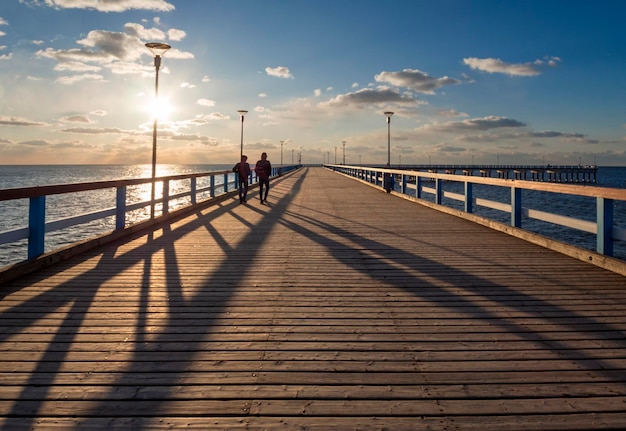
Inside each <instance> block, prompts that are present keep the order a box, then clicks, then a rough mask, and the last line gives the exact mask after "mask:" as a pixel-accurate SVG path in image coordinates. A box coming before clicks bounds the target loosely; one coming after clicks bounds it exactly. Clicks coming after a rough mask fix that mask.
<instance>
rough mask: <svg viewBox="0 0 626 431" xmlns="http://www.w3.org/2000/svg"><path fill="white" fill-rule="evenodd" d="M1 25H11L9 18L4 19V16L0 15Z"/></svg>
mask: <svg viewBox="0 0 626 431" xmlns="http://www.w3.org/2000/svg"><path fill="white" fill-rule="evenodd" d="M0 25H9V23H8V22H7V20H6V19H4V18H2V17H1V16H0Z"/></svg>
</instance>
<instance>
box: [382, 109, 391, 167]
mask: <svg viewBox="0 0 626 431" xmlns="http://www.w3.org/2000/svg"><path fill="white" fill-rule="evenodd" d="M384 114H385V116H386V117H387V167H390V166H391V116H392V115H393V112H391V111H385V112H384Z"/></svg>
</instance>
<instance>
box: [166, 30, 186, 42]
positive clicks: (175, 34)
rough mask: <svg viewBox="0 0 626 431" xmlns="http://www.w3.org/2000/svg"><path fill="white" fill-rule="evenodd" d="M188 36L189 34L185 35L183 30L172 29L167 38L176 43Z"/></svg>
mask: <svg viewBox="0 0 626 431" xmlns="http://www.w3.org/2000/svg"><path fill="white" fill-rule="evenodd" d="M186 36H187V33H185V32H184V31H183V30H178V29H175V28H172V29H169V30H168V31H167V37H168V38H169V39H170V40H173V41H175V42H178V41H181V40H183V39H184V38H185V37H186Z"/></svg>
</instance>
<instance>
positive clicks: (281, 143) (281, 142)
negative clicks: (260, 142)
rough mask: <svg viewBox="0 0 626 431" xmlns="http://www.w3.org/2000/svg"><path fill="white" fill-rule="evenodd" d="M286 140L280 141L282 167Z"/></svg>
mask: <svg viewBox="0 0 626 431" xmlns="http://www.w3.org/2000/svg"><path fill="white" fill-rule="evenodd" d="M284 143H285V141H280V167H281V168H282V167H283V145H284Z"/></svg>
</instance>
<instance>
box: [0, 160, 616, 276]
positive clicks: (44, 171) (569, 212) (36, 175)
mask: <svg viewBox="0 0 626 431" xmlns="http://www.w3.org/2000/svg"><path fill="white" fill-rule="evenodd" d="M231 167H232V165H158V167H157V176H164V175H177V174H187V173H196V172H215V171H221V170H226V169H230V168H231ZM150 176H151V166H150V165H62V166H61V165H34V166H8V165H6V166H1V165H0V189H9V188H18V187H31V186H41V185H57V184H67V183H81V182H92V181H105V180H119V179H129V178H149V177H150ZM218 178H219V177H218ZM593 185H596V186H602V187H615V188H626V167H600V168H599V169H598V177H597V183H596V184H593ZM172 187H173V188H174V190H171V192H170V193H171V194H175V193H176V185H175V184H173V185H172ZM181 187H182V186H181ZM198 187H202V185H201V184H199V185H198ZM455 187H458V188H459V189H458V190H456V189H455ZM444 189H445V190H446V191H454V192H459V193H462V185H461V184H458V183H457V184H456V186H455V185H454V183H453V184H452V185H450V184H447V185H445V186H444ZM128 194H129V196H128V201H129V202H136V201H140V200H147V199H148V198H149V196H150V184H145V185H142V186H137V187H135V188H129V190H128ZM474 196H475V197H477V198H483V199H491V200H496V201H500V202H510V191H509V190H508V189H506V188H498V187H493V186H478V185H475V186H474ZM424 197H425V199H427V200H433V199H434V198H432V197H431V196H430V195H428V194H425V195H424ZM444 201H445V202H444V203H445V204H446V205H448V206H452V207H455V208H459V209H462V203H460V202H456V201H449V200H447V199H444ZM522 202H523V206H524V207H527V208H532V209H536V210H540V211H545V212H550V213H555V214H561V215H566V216H570V217H575V218H579V219H584V220H590V221H595V216H596V200H595V199H593V198H585V197H577V196H569V195H562V194H559V195H555V194H548V193H544V192H533V191H524V192H523V194H522ZM114 205H115V190H102V191H93V192H84V193H75V194H72V195H71V199H68V197H67V196H63V195H60V196H49V197H48V198H47V199H46V219H47V220H48V221H50V220H57V219H62V218H65V217H68V216H70V215H77V214H82V213H86V212H90V211H94V210H97V209H104V208H108V207H111V206H114ZM176 205H177V204H176V202H172V203H171V205H170V206H171V207H172V208H175V207H176ZM179 205H182V204H179ZM147 211H148V209H144V210H141V211H137V212H135V213H134V214H129V216H128V219H127V223H129V222H130V223H132V222H137V221H140V220H142V219H146V218H147V217H148V216H149V214H148V213H147ZM475 212H476V214H478V215H483V216H486V217H489V218H492V219H496V220H498V221H501V222H504V223H510V215H509V214H507V213H502V212H499V211H496V210H491V209H488V208H482V207H475ZM0 215H1V217H0V232H2V231H6V230H10V229H15V228H21V227H25V226H26V225H27V220H28V200H27V199H21V200H16V201H8V202H0ZM614 216H615V224H616V225H617V226H619V227H622V228H626V202H616V205H615V215H614ZM114 224H115V222H114V220H113V217H109V218H107V219H102V220H98V221H94V222H91V223H88V224H85V225H80V226H76V227H73V228H70V229H65V230H62V231H56V232H50V233H48V234H46V251H49V250H53V249H56V248H58V247H61V246H64V245H67V244H70V243H72V242H75V241H79V240H83V239H86V238H90V237H93V236H95V235H98V234H101V233H103V232H106V231H110V230H112V229H114V227H115V226H114ZM522 227H523V228H524V229H527V230H531V231H533V232H537V233H540V234H542V235H546V236H549V237H552V238H555V239H558V240H561V241H564V242H567V243H570V244H574V245H577V246H579V247H584V248H588V249H590V250H594V249H595V244H596V238H595V235H593V234H588V233H586V232H581V231H578V230H574V229H569V228H565V227H561V226H556V225H553V224H550V223H545V222H540V221H537V220H530V219H523V220H522ZM615 257H618V258H620V259H624V260H626V244H622V243H621V242H619V241H618V242H616V244H615ZM25 258H26V241H25V240H24V241H20V242H18V243H15V244H3V245H0V267H2V266H4V265H7V264H9V263H14V262H17V261H20V260H24V259H25Z"/></svg>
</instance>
